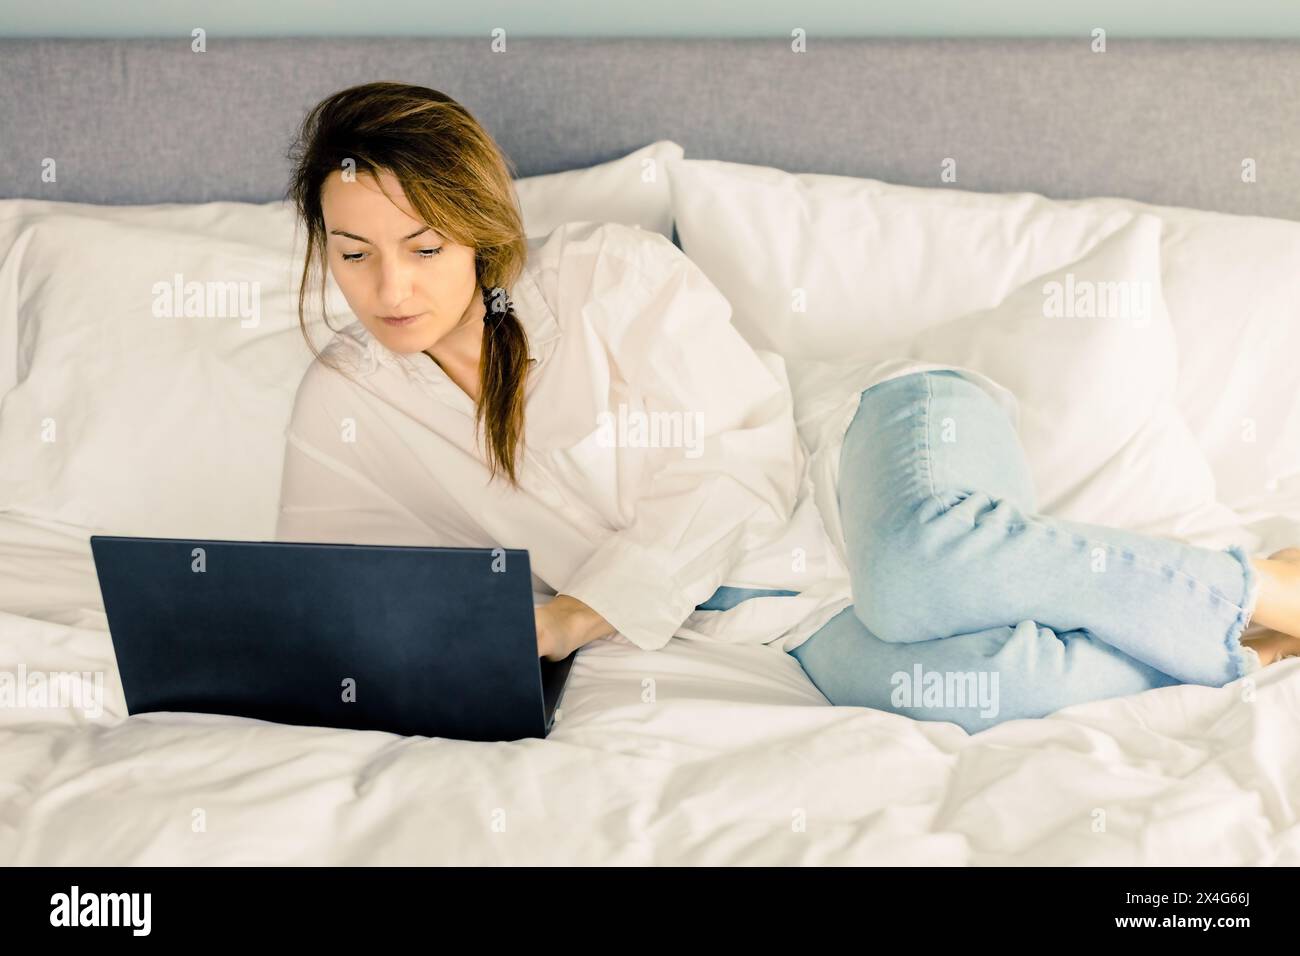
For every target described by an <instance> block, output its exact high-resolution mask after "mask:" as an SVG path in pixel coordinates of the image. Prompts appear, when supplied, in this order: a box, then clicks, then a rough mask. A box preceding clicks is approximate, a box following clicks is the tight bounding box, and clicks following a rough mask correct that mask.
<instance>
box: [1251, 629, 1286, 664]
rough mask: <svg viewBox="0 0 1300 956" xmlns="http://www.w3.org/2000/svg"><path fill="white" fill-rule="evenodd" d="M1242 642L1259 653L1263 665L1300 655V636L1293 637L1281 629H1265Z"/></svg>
mask: <svg viewBox="0 0 1300 956" xmlns="http://www.w3.org/2000/svg"><path fill="white" fill-rule="evenodd" d="M1241 643H1242V644H1244V645H1245V646H1246V647H1249V648H1251V649H1252V650H1253V651H1254V652H1255V653H1256V654H1258V655H1259V663H1260V665H1261V666H1263V667H1267V666H1268V665H1269V664H1275V663H1277V662H1278V661H1280V660H1285V659H1286V658H1288V657H1300V637H1292V636H1291V635H1290V634H1283V633H1282V632H1281V631H1273V630H1263V631H1260V632H1259V633H1258V634H1256V635H1255V636H1254V637H1248V638H1244V639H1243V640H1242V642H1241Z"/></svg>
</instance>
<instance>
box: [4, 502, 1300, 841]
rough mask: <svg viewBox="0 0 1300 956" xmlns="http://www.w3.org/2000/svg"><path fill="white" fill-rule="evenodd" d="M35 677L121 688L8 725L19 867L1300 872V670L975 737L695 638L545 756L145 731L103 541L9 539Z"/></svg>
mask: <svg viewBox="0 0 1300 956" xmlns="http://www.w3.org/2000/svg"><path fill="white" fill-rule="evenodd" d="M1256 530H1257V531H1258V532H1259V534H1260V540H1261V541H1262V542H1264V544H1262V546H1261V548H1260V550H1266V549H1267V548H1269V547H1281V546H1283V545H1285V544H1288V543H1295V542H1296V541H1297V540H1300V521H1297V520H1295V519H1275V520H1273V521H1271V522H1266V523H1263V524H1261V525H1259V526H1258V527H1257V528H1256ZM19 666H22V667H25V668H27V670H28V671H29V672H31V671H37V670H39V671H45V672H53V671H92V672H93V671H100V672H102V673H103V674H104V692H105V694H104V697H105V700H104V712H103V714H102V715H101V716H99V717H98V719H92V718H90V717H88V716H87V715H86V714H85V713H84V712H82V711H79V710H76V709H74V708H66V709H49V708H42V709H25V710H18V709H13V708H0V864H4V865H11V864H41V865H59V864H68V865H72V864H94V865H115V864H127V865H134V864H186V863H192V864H219V865H224V864H240V863H281V864H334V863H339V864H383V863H402V864H420V863H433V864H482V863H519V864H560V863H578V864H598V863H613V864H639V863H651V864H680V863H696V864H729V863H744V864H759V863H804V864H806V863H851V862H856V863H881V864H963V863H967V864H970V863H973V864H1118V865H1134V864H1157V863H1158V864H1198V865H1206V864H1289V865H1296V864H1300V826H1297V812H1298V808H1300V774H1297V773H1296V768H1297V767H1298V766H1300V660H1295V661H1288V662H1285V663H1283V664H1280V665H1278V666H1276V667H1271V668H1268V669H1266V670H1265V671H1264V672H1262V674H1261V675H1260V677H1259V679H1258V683H1257V686H1256V687H1254V688H1253V700H1246V699H1244V696H1247V697H1248V696H1251V695H1250V694H1248V693H1247V691H1248V690H1249V689H1248V688H1247V687H1246V686H1245V685H1244V684H1243V682H1238V683H1236V684H1232V685H1229V686H1228V687H1226V688H1205V687H1171V688H1165V689H1161V690H1156V691H1150V692H1148V693H1145V694H1141V695H1138V696H1135V697H1128V698H1120V699H1116V700H1110V701H1100V702H1096V703H1092V704H1087V705H1081V706H1077V707H1073V708H1069V709H1067V710H1065V711H1062V712H1060V713H1058V714H1056V715H1053V716H1052V717H1050V718H1047V719H1043V720H1034V721H1013V722H1008V723H1005V724H1002V725H1000V726H998V727H996V728H994V729H992V730H989V731H986V732H984V733H982V734H979V735H976V736H974V737H970V736H968V735H967V734H966V733H965V732H964V731H962V730H961V729H959V728H958V727H956V726H955V725H952V724H939V723H921V722H915V721H912V720H909V719H907V718H904V717H900V716H896V715H892V714H885V713H880V712H876V711H870V710H866V709H862V708H846V707H842V708H835V707H830V706H829V705H827V704H826V702H825V701H824V699H823V698H822V697H821V695H820V694H818V693H817V691H816V689H815V688H814V687H813V686H812V685H811V684H810V683H809V682H808V680H807V679H806V678H805V677H804V675H803V672H802V671H801V670H800V669H799V667H798V664H797V663H796V662H795V661H794V660H793V658H791V657H789V656H788V655H786V654H784V653H783V652H781V651H779V650H776V649H775V648H771V647H765V646H720V645H711V644H703V643H695V642H686V641H681V640H675V641H673V642H671V643H670V644H669V646H668V647H667V648H665V649H663V650H660V651H653V652H647V651H641V650H638V649H637V648H635V647H633V646H631V645H628V644H615V643H610V642H605V641H601V642H597V643H596V644H594V645H591V646H589V647H588V648H586V649H584V650H583V652H582V653H581V655H580V656H579V658H578V661H577V663H576V665H575V667H574V671H573V676H572V678H571V681H570V685H569V689H568V691H567V693H566V695H565V699H564V701H563V704H562V708H561V717H560V720H559V722H558V724H557V727H556V729H555V731H554V732H553V733H552V736H551V737H550V738H549V739H547V740H545V741H540V740H531V741H523V742H517V743H501V744H483V743H467V742H460V741H450V740H442V739H427V738H401V737H395V736H392V735H388V734H381V733H373V732H352V731H336V730H327V729H316V728H302V727H289V726H281V725H276V724H270V723H265V722H262V721H255V720H243V719H236V718H228V717H219V716H212V715H201V714H148V715H141V716H137V717H129V718H127V717H125V706H124V701H123V698H122V692H121V688H120V686H119V685H118V682H117V675H116V670H115V668H114V665H113V655H112V647H111V644H110V641H109V637H108V634H107V631H106V629H105V624H104V616H103V611H102V605H101V603H100V598H99V591H98V586H97V583H96V581H95V576H94V568H93V562H92V560H91V557H90V551H89V546H88V543H87V542H86V533H85V532H83V531H78V530H77V529H70V528H56V527H54V526H46V525H41V524H39V523H37V522H35V521H32V520H29V519H21V518H18V517H15V516H12V515H0V670H9V671H13V670H15V669H16V668H18V667H19ZM199 822H201V823H202V828H197V827H196V825H197V824H198V823H199Z"/></svg>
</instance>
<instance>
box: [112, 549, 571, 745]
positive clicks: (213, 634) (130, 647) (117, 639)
mask: <svg viewBox="0 0 1300 956" xmlns="http://www.w3.org/2000/svg"><path fill="white" fill-rule="evenodd" d="M90 547H91V552H92V554H93V555H94V560H95V571H96V574H97V575H98V576H99V587H100V592H101V594H102V595H103V599H104V610H105V612H106V613H107V615H108V626H109V631H110V633H111V636H112V641H113V651H114V653H115V654H116V656H117V666H118V670H119V672H120V674H121V678H122V686H123V690H124V691H125V693H126V704H127V709H128V711H129V712H130V713H132V714H140V713H145V712H148V711H190V712H200V713H210V714H230V715H233V716H237V717H254V718H257V719H259V720H269V721H275V722H277V723H284V724H301V725H307V726H315V727H339V728H346V729H350V730H381V731H386V732H389V733H394V734H403V735H406V736H425V737H450V738H455V739H458V740H481V741H499V740H519V739H522V738H526V737H545V736H546V735H547V734H548V733H549V732H550V730H551V728H552V727H553V726H554V723H555V716H556V713H557V711H558V707H559V703H560V698H561V696H562V694H563V692H564V687H565V685H566V683H567V682H568V678H569V671H570V669H571V668H572V666H573V659H574V656H576V655H575V654H571V655H569V657H568V658H566V659H565V660H563V661H548V660H546V659H545V658H541V657H539V656H538V654H537V629H536V623H535V619H534V611H533V588H532V572H531V568H530V567H529V562H528V552H527V551H526V550H517V549H510V548H435V547H428V548H425V547H407V546H383V545H361V544H307V543H294V542H283V541H213V540H200V539H180V538H135V537H122V536H117V535H91V537H90Z"/></svg>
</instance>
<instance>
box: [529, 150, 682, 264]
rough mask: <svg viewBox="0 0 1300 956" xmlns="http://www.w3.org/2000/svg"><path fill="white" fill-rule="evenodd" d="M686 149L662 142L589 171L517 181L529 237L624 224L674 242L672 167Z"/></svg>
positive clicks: (531, 177)
mask: <svg viewBox="0 0 1300 956" xmlns="http://www.w3.org/2000/svg"><path fill="white" fill-rule="evenodd" d="M681 158H682V147H680V146H679V145H677V144H676V143H674V142H672V141H671V140H666V139H665V140H660V141H659V142H656V143H651V144H650V145H649V146H645V147H643V148H641V149H638V150H637V151H636V152H634V153H629V154H628V155H627V156H624V157H623V158H622V159H615V160H612V161H611V162H608V163H601V164H600V165H598V166H591V167H588V168H586V169H573V170H567V171H565V172H562V173H550V174H549V175H545V176H529V177H526V178H524V179H517V180H515V192H516V193H517V195H518V196H519V208H520V209H521V210H522V211H523V214H524V232H526V233H527V234H528V236H529V237H530V238H531V237H534V236H545V235H549V234H550V233H551V231H552V230H553V229H555V227H556V226H559V225H561V224H563V223H566V222H573V221H575V220H580V219H589V220H592V221H594V222H618V223H623V224H624V225H628V226H638V227H640V228H642V229H649V230H651V231H653V232H657V233H660V234H661V235H663V236H664V238H666V239H670V240H671V239H672V237H673V207H672V198H671V196H670V195H669V191H668V176H667V173H666V171H665V167H666V165H667V163H669V162H671V161H675V160H679V159H681Z"/></svg>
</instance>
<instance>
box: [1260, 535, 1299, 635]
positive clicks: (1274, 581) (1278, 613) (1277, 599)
mask: <svg viewBox="0 0 1300 956" xmlns="http://www.w3.org/2000/svg"><path fill="white" fill-rule="evenodd" d="M1251 564H1252V565H1253V566H1254V568H1255V570H1256V572H1257V573H1258V576H1259V593H1258V595H1257V597H1256V601H1255V608H1254V611H1253V612H1252V614H1251V617H1250V621H1251V623H1253V624H1259V625H1261V626H1263V627H1266V628H1268V629H1270V630H1273V631H1280V632H1281V633H1283V634H1289V635H1291V636H1292V637H1300V548H1283V549H1282V550H1280V551H1274V552H1273V553H1272V554H1270V555H1269V556H1268V557H1267V558H1252V559H1251Z"/></svg>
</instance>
